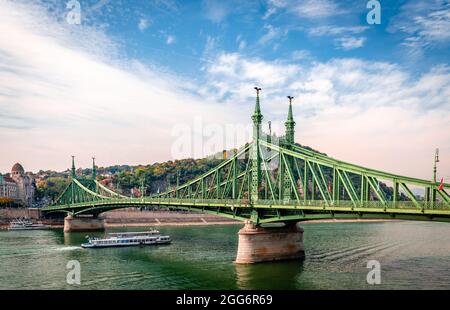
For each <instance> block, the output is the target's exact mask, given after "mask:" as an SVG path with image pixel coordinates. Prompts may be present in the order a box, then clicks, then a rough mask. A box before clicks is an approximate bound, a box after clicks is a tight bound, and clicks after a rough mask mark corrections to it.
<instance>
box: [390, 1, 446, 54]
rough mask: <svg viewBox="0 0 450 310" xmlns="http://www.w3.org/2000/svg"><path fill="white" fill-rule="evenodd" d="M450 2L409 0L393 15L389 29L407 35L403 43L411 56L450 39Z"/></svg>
mask: <svg viewBox="0 0 450 310" xmlns="http://www.w3.org/2000/svg"><path fill="white" fill-rule="evenodd" d="M449 29H450V3H448V2H447V1H441V0H434V1H429V0H427V1H417V0H416V1H409V2H407V3H406V4H404V5H403V6H402V7H401V9H400V13H399V14H398V15H396V16H394V17H392V19H391V22H390V24H389V27H388V30H389V31H391V32H398V33H403V34H405V35H406V37H405V38H404V41H403V43H402V45H403V46H406V47H407V48H408V49H409V53H410V55H411V56H415V57H418V56H421V55H422V54H423V53H424V50H426V49H428V48H433V47H435V46H437V45H440V44H448V42H449V41H450V40H449V39H450V32H449Z"/></svg>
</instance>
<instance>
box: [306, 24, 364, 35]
mask: <svg viewBox="0 0 450 310" xmlns="http://www.w3.org/2000/svg"><path fill="white" fill-rule="evenodd" d="M368 28H369V27H367V26H348V27H342V26H333V25H325V26H318V27H310V28H308V29H307V31H308V34H309V35H310V36H325V35H339V34H358V33H362V32H364V31H366V30H367V29H368Z"/></svg>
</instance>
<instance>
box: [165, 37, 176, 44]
mask: <svg viewBox="0 0 450 310" xmlns="http://www.w3.org/2000/svg"><path fill="white" fill-rule="evenodd" d="M166 43H167V44H168V45H170V44H173V43H175V36H173V35H168V36H167V38H166Z"/></svg>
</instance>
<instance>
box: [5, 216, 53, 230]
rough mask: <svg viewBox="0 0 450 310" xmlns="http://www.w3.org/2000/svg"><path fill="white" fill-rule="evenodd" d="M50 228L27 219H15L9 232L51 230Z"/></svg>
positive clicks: (10, 225)
mask: <svg viewBox="0 0 450 310" xmlns="http://www.w3.org/2000/svg"><path fill="white" fill-rule="evenodd" d="M49 228H50V226H48V225H44V224H42V223H33V222H32V221H30V220H27V219H15V220H13V221H11V222H10V223H9V227H8V230H37V229H49Z"/></svg>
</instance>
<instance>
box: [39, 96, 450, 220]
mask: <svg viewBox="0 0 450 310" xmlns="http://www.w3.org/2000/svg"><path fill="white" fill-rule="evenodd" d="M256 91H257V96H256V104H255V110H254V114H253V116H252V120H253V141H252V142H251V143H247V144H246V145H245V146H244V147H242V148H241V149H240V150H236V151H235V152H234V154H232V155H230V157H229V158H228V159H224V160H223V161H222V162H221V163H220V164H219V165H218V166H216V167H215V168H214V169H212V170H210V171H208V172H206V173H204V174H203V175H201V176H199V177H197V178H195V179H193V180H191V181H189V182H187V183H185V184H179V182H177V186H176V187H174V188H172V189H169V190H168V191H166V192H163V193H158V194H153V195H150V196H148V197H140V198H130V197H127V196H124V195H121V194H120V193H118V192H115V191H113V190H111V189H109V188H107V187H105V186H104V185H102V184H101V183H100V182H98V181H97V179H96V167H95V162H94V163H93V176H92V178H80V177H77V176H76V173H75V164H74V160H73V158H72V177H71V182H70V184H69V185H68V186H67V187H66V188H65V190H64V191H63V192H62V193H61V195H60V196H59V197H58V198H57V199H56V200H55V201H54V203H53V204H52V205H50V206H48V207H45V208H43V209H42V211H43V213H44V214H48V213H53V212H65V213H68V214H71V215H73V216H77V215H80V214H88V215H93V216H95V217H96V216H97V215H99V214H100V213H102V212H105V211H109V210H113V209H119V208H128V207H145V206H152V207H163V208H171V209H180V210H190V211H200V212H205V213H211V214H217V215H219V216H224V217H228V218H232V219H237V220H241V221H246V220H250V222H251V223H252V224H255V225H260V224H264V223H272V222H284V223H287V222H297V221H303V220H311V219H333V218H336V219H339V218H346V219H347V218H348V219H352V218H356V219H359V218H361V219H404V220H428V221H442V222H450V196H449V194H448V191H449V189H450V184H448V183H443V184H440V183H438V182H436V180H433V181H428V180H423V179H417V178H412V177H407V176H400V175H396V174H392V173H388V172H383V171H379V170H375V169H370V168H365V167H362V166H358V165H354V164H351V163H347V162H344V161H340V160H337V159H334V158H331V157H329V156H326V155H324V154H321V153H319V152H316V151H312V150H310V149H308V148H305V147H301V146H299V145H298V144H295V143H294V134H295V129H294V128H295V121H294V119H293V113H292V97H288V98H289V110H288V116H287V121H286V122H285V126H286V134H285V136H283V137H281V138H279V139H276V138H275V137H273V136H272V135H271V134H265V133H263V132H262V130H261V121H262V119H263V116H262V114H261V109H260V100H259V91H260V89H259V88H256ZM415 188H422V189H423V192H424V196H423V197H418V196H416V195H414V193H413V189H415Z"/></svg>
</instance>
